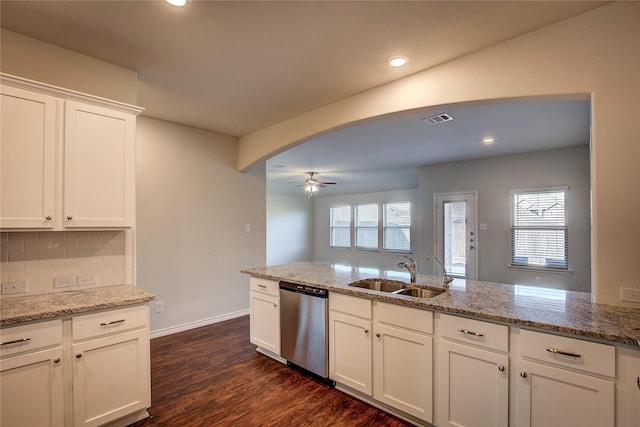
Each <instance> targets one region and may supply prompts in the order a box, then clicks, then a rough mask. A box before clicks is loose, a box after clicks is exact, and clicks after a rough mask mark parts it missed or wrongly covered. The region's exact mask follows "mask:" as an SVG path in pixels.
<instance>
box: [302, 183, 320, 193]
mask: <svg viewBox="0 0 640 427" xmlns="http://www.w3.org/2000/svg"><path fill="white" fill-rule="evenodd" d="M304 189H305V191H308V192H309V193H313V192H315V191H318V186H317V185H315V184H311V185H307V186H306V187H304Z"/></svg>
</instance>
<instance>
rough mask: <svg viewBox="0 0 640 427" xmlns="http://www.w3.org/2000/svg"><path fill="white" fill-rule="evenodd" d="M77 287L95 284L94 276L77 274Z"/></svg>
mask: <svg viewBox="0 0 640 427" xmlns="http://www.w3.org/2000/svg"><path fill="white" fill-rule="evenodd" d="M77 280H78V286H89V285H95V284H96V275H95V274H78V277H77Z"/></svg>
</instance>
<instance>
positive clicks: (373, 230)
mask: <svg viewBox="0 0 640 427" xmlns="http://www.w3.org/2000/svg"><path fill="white" fill-rule="evenodd" d="M355 234H356V247H357V248H365V249H378V205H377V204H376V205H358V206H356V224H355Z"/></svg>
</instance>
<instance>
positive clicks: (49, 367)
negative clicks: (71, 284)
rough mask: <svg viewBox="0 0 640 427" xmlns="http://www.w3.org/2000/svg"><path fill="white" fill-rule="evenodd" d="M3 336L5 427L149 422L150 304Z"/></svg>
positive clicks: (0, 401)
mask: <svg viewBox="0 0 640 427" xmlns="http://www.w3.org/2000/svg"><path fill="white" fill-rule="evenodd" d="M63 331H64V332H63ZM0 338H1V342H2V346H1V350H2V353H1V357H2V358H1V359H0V388H1V392H0V421H1V422H0V425H2V426H3V427H10V426H16V427H26V426H29V427H31V426H34V427H35V426H37V427H49V426H51V427H53V426H74V427H78V426H99V425H104V424H109V425H116V426H124V425H128V424H131V423H133V422H135V421H137V420H140V419H142V418H145V417H146V416H148V414H147V412H146V408H148V407H149V406H150V405H151V371H150V354H149V327H148V309H147V306H146V305H140V306H134V307H126V308H120V309H114V310H109V311H104V312H99V313H93V314H86V315H79V316H74V317H72V318H71V319H65V320H64V321H63V320H62V319H57V320H51V321H46V322H40V323H34V324H27V325H21V326H15V327H10V328H3V329H2V330H0ZM67 408H68V409H67Z"/></svg>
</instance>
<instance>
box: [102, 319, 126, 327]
mask: <svg viewBox="0 0 640 427" xmlns="http://www.w3.org/2000/svg"><path fill="white" fill-rule="evenodd" d="M118 323H124V319H120V320H112V321H111V322H103V323H100V326H111V325H116V324H118Z"/></svg>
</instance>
